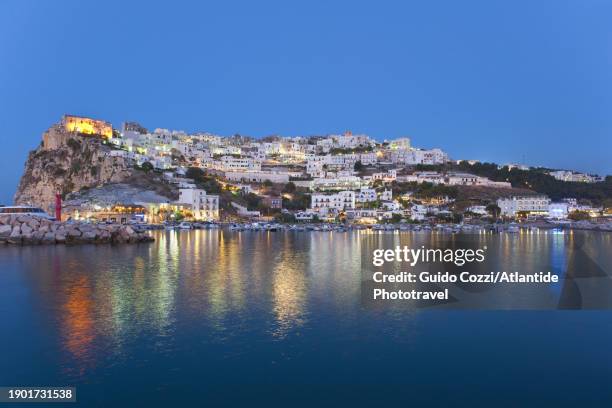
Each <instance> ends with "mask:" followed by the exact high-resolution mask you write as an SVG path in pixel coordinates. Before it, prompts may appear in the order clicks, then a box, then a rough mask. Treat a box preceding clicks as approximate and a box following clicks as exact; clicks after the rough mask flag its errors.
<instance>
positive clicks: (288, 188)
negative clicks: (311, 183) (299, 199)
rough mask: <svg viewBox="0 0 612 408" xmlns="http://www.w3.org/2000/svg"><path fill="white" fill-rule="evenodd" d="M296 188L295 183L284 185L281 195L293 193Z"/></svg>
mask: <svg viewBox="0 0 612 408" xmlns="http://www.w3.org/2000/svg"><path fill="white" fill-rule="evenodd" d="M295 190H296V187H295V183H292V182H288V183H287V184H285V187H284V188H283V193H288V194H291V193H295Z"/></svg>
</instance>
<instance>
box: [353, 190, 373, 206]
mask: <svg viewBox="0 0 612 408" xmlns="http://www.w3.org/2000/svg"><path fill="white" fill-rule="evenodd" d="M376 200H377V194H376V190H375V189H373V188H365V187H362V188H361V189H360V190H359V191H358V192H357V194H356V196H355V201H356V202H358V203H371V202H374V201H376Z"/></svg>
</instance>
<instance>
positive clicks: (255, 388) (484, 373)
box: [0, 230, 612, 407]
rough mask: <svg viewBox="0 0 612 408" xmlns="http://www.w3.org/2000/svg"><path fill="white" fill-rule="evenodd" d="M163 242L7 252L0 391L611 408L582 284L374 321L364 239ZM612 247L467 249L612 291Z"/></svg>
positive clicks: (189, 238) (605, 239)
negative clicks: (526, 298)
mask: <svg viewBox="0 0 612 408" xmlns="http://www.w3.org/2000/svg"><path fill="white" fill-rule="evenodd" d="M154 235H155V238H156V241H155V242H154V243H152V244H139V245H122V246H107V245H104V246H94V245H88V246H79V247H65V246H37V247H0V288H1V290H2V295H1V296H0V317H1V318H2V320H1V324H2V329H1V335H0V346H1V348H0V386H51V385H53V386H75V387H76V388H77V399H78V403H77V404H76V405H82V406H147V407H151V406H260V405H264V404H265V406H287V407H291V406H352V407H357V406H384V405H387V404H389V405H391V404H393V405H392V406H400V404H401V406H408V405H409V404H412V406H420V405H430V406H457V405H461V406H487V407H497V406H508V407H518V406H537V407H542V406H547V405H555V406H572V407H573V406H581V407H582V406H602V407H605V406H608V407H609V406H612V387H611V386H610V384H612V311H610V310H607V308H606V307H605V306H601V305H599V307H598V305H595V306H593V304H590V303H589V302H588V299H584V297H585V296H584V295H583V296H582V297H583V298H581V296H580V294H581V293H583V294H584V292H580V291H579V290H576V285H575V282H574V283H573V284H572V285H573V286H572V285H565V284H561V285H559V284H558V285H550V287H547V288H545V291H546V293H549V294H550V296H549V299H548V303H547V305H548V306H547V308H548V309H549V310H529V311H524V310H484V309H487V308H488V307H487V306H488V305H487V303H486V301H483V302H482V303H480V304H479V306H478V307H476V308H472V309H471V310H454V309H453V308H452V307H451V308H446V309H437V308H427V307H425V308H413V307H412V308H411V307H391V306H390V307H385V306H382V307H373V306H372V305H369V304H367V302H363V300H362V288H363V286H362V270H361V262H362V258H363V256H364V254H363V253H362V252H363V248H364V244H363V242H364V233H363V232H361V233H359V232H351V233H337V232H335V233H332V232H312V233H304V232H248V231H247V232H229V231H214V230H211V231H191V232H179V231H160V232H155V233H154ZM381 236H384V237H385V238H384V239H387V240H388V239H391V240H398V239H399V240H400V241H401V242H402V243H405V242H412V243H413V244H418V245H421V243H423V244H426V243H429V244H435V243H436V242H437V241H436V239H437V238H435V236H436V235H435V233H402V234H398V233H395V234H387V235H385V234H383V233H381ZM368 237H369V238H368V239H371V235H369V236H368ZM611 237H612V234H603V233H586V232H581V233H578V232H576V233H573V234H569V233H566V234H554V233H552V232H548V233H541V234H514V235H503V236H499V235H484V236H483V235H480V236H478V237H477V238H470V237H467V238H464V239H466V240H468V241H470V240H476V241H473V242H477V243H478V245H487V246H488V254H487V259H488V262H489V264H488V266H490V267H492V268H493V267H498V268H499V269H501V270H503V269H508V268H510V269H512V270H514V269H517V270H521V269H525V270H540V269H545V270H551V271H553V272H555V273H557V274H559V275H560V276H561V277H565V276H566V275H567V274H568V273H571V274H572V275H573V276H574V277H576V278H577V279H576V281H578V278H583V279H584V280H585V281H587V280H588V281H589V282H591V280H590V279H591V278H597V279H596V280H593V282H596V283H595V284H592V285H591V286H595V287H599V288H604V289H605V288H607V287H608V286H606V285H608V284H609V281H610V278H609V277H608V274H610V273H612V271H610V265H611V263H610V262H611V258H610V257H611V255H610V253H611V252H612V238H611ZM444 239H446V238H444ZM470 242H472V241H470ZM575 242H579V245H576V244H575ZM585 271H587V272H585ZM578 286H580V285H578ZM572 288H573V289H572ZM455 293H456V291H455ZM568 294H569V295H568ZM608 294H609V295H608V296H609V298H608V300H610V299H612V291H611V292H608ZM564 296H565V298H567V299H570V300H569V301H567V300H565V301H564V300H563V299H564ZM567 296H569V297H567ZM519 300H520V299H519ZM557 301H558V302H557ZM550 305H553V307H552V308H551V307H550ZM497 306H499V305H495V304H492V305H490V308H493V309H498V308H499V307H497ZM568 308H569V309H580V308H588V309H600V310H558V309H568ZM534 309H537V308H534ZM35 406H40V405H35ZM53 406H58V405H53ZM68 406H75V405H74V404H69V405H68Z"/></svg>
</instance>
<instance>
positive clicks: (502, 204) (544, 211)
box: [497, 195, 550, 217]
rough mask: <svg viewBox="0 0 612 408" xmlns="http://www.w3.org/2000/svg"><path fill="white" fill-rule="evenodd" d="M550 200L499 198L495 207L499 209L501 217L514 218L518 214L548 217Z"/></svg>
mask: <svg viewBox="0 0 612 408" xmlns="http://www.w3.org/2000/svg"><path fill="white" fill-rule="evenodd" d="M549 204H550V199H549V198H548V197H546V196H542V195H538V196H525V197H511V198H500V199H499V200H497V205H498V206H499V208H501V215H505V216H509V217H514V216H516V215H518V214H519V213H525V214H533V215H548V205H549Z"/></svg>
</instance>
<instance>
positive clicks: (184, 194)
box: [178, 188, 219, 221]
mask: <svg viewBox="0 0 612 408" xmlns="http://www.w3.org/2000/svg"><path fill="white" fill-rule="evenodd" d="M178 203H180V204H189V205H191V210H192V212H193V217H194V218H195V219H196V220H202V221H214V220H218V219H219V196H218V195H209V194H206V191H204V190H202V189H199V188H181V189H179V199H178Z"/></svg>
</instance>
